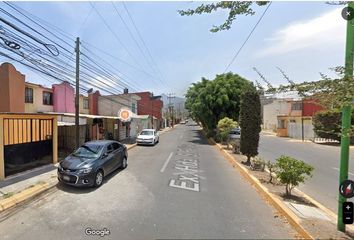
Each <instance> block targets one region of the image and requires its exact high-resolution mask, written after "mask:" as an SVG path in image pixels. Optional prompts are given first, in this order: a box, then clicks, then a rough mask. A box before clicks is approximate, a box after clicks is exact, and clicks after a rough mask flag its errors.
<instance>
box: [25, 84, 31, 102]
mask: <svg viewBox="0 0 354 240" xmlns="http://www.w3.org/2000/svg"><path fill="white" fill-rule="evenodd" d="M25 103H33V89H32V88H28V87H26V88H25Z"/></svg>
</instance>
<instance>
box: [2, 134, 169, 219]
mask: <svg viewBox="0 0 354 240" xmlns="http://www.w3.org/2000/svg"><path fill="white" fill-rule="evenodd" d="M172 129H174V128H165V129H162V130H161V131H159V134H160V135H161V134H164V133H166V132H168V131H170V130H172ZM122 143H124V145H125V146H127V149H128V150H130V149H132V148H134V147H135V146H136V143H135V138H131V139H128V140H126V141H122ZM60 160H61V159H59V161H60ZM57 166H58V163H57V164H49V165H45V166H42V167H39V168H35V169H31V170H28V171H25V172H22V173H19V174H16V175H14V176H10V177H7V178H6V179H5V180H3V181H0V213H1V212H2V211H4V210H6V209H8V208H10V207H13V206H15V205H17V204H19V203H21V202H23V201H25V200H27V199H29V198H32V197H34V196H35V195H37V194H40V193H41V192H44V191H46V190H48V189H50V188H52V187H54V186H55V185H57V184H58V179H57Z"/></svg>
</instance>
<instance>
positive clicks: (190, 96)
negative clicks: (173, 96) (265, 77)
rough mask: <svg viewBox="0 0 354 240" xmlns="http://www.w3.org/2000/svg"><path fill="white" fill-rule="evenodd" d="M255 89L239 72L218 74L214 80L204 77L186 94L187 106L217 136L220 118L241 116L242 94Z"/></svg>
mask: <svg viewBox="0 0 354 240" xmlns="http://www.w3.org/2000/svg"><path fill="white" fill-rule="evenodd" d="M247 89H252V90H254V89H255V87H254V86H253V84H252V83H251V82H250V81H248V80H246V79H244V78H242V77H240V76H239V75H237V74H233V73H231V72H230V73H226V74H221V75H216V77H215V79H214V80H207V79H205V78H202V81H201V82H198V83H194V84H192V86H191V87H190V88H189V89H188V91H187V94H186V108H187V109H188V111H189V113H190V114H191V116H192V117H193V119H195V120H196V121H198V122H200V123H201V124H202V125H203V128H204V129H205V130H206V131H207V133H208V135H209V136H215V129H216V126H217V123H218V121H219V120H220V119H222V118H224V117H229V118H232V119H238V118H239V112H240V100H241V94H242V93H243V92H244V91H246V90H247Z"/></svg>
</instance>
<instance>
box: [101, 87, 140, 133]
mask: <svg viewBox="0 0 354 240" xmlns="http://www.w3.org/2000/svg"><path fill="white" fill-rule="evenodd" d="M140 99H141V98H140V97H139V96H138V95H137V94H134V93H128V90H127V89H125V90H124V93H123V94H117V95H106V96H99V98H98V114H99V115H103V116H114V117H118V112H119V111H120V110H121V109H129V110H130V111H131V112H132V113H133V117H132V118H131V120H130V122H123V121H120V120H119V119H118V118H117V120H116V121H115V122H114V124H113V125H112V126H110V127H109V128H106V129H105V131H108V134H112V137H113V138H114V139H117V140H124V139H127V138H134V137H136V135H137V133H138V132H139V123H140V121H141V118H139V117H138V116H137V114H136V113H137V112H138V109H139V107H138V101H139V100H140Z"/></svg>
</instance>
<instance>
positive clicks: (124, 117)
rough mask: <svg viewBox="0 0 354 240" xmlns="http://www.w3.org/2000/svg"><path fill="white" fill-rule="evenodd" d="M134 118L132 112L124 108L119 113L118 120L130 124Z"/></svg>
mask: <svg viewBox="0 0 354 240" xmlns="http://www.w3.org/2000/svg"><path fill="white" fill-rule="evenodd" d="M131 117H132V112H131V111H130V110H129V109H126V108H122V109H120V110H119V112H118V118H119V120H121V121H122V122H130V120H131Z"/></svg>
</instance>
